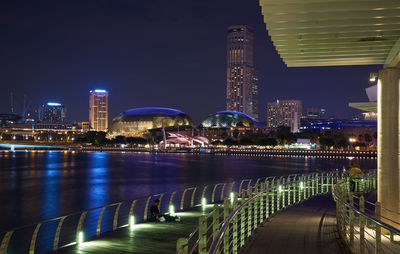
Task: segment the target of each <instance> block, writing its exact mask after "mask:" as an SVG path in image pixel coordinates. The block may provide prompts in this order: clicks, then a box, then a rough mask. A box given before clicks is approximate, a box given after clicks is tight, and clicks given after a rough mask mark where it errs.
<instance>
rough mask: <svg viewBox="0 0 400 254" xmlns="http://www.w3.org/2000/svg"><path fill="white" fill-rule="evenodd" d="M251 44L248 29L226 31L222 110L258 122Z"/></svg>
mask: <svg viewBox="0 0 400 254" xmlns="http://www.w3.org/2000/svg"><path fill="white" fill-rule="evenodd" d="M253 44H254V32H253V29H252V28H250V27H248V26H231V27H229V28H228V35H227V80H226V109H227V110H230V111H238V112H243V113H245V114H247V115H250V116H252V117H254V118H258V76H257V75H256V73H255V69H254V61H253V59H254V57H253Z"/></svg>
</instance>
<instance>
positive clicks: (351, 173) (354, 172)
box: [346, 163, 362, 193]
mask: <svg viewBox="0 0 400 254" xmlns="http://www.w3.org/2000/svg"><path fill="white" fill-rule="evenodd" d="M346 175H347V177H348V179H349V181H350V191H351V192H353V193H354V192H356V191H357V190H356V181H357V180H359V179H360V178H361V175H362V171H361V169H360V166H359V165H357V164H354V163H350V166H349V167H348V168H347V171H346Z"/></svg>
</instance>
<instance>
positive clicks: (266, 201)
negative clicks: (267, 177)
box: [265, 181, 269, 219]
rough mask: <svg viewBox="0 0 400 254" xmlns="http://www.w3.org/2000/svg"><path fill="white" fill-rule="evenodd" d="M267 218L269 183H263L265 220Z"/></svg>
mask: <svg viewBox="0 0 400 254" xmlns="http://www.w3.org/2000/svg"><path fill="white" fill-rule="evenodd" d="M268 217H269V182H268V181H267V182H266V183H265V218H266V219H268Z"/></svg>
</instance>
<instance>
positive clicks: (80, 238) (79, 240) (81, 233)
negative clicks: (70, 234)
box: [78, 231, 83, 244]
mask: <svg viewBox="0 0 400 254" xmlns="http://www.w3.org/2000/svg"><path fill="white" fill-rule="evenodd" d="M81 243H83V232H82V231H81V232H79V234H78V244H81Z"/></svg>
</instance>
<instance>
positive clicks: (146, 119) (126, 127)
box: [108, 107, 194, 137]
mask: <svg viewBox="0 0 400 254" xmlns="http://www.w3.org/2000/svg"><path fill="white" fill-rule="evenodd" d="M163 125H164V127H165V128H171V127H172V128H173V127H180V126H182V127H193V126H194V124H193V121H192V119H191V118H190V117H189V116H188V115H186V114H185V113H184V112H183V111H180V110H177V109H172V108H161V107H145V108H132V109H128V110H125V111H123V112H122V113H120V114H119V115H118V116H116V117H115V118H114V119H113V120H112V123H111V125H110V128H109V131H108V134H109V136H111V137H115V136H126V137H139V136H143V135H144V134H145V133H148V132H149V131H150V130H153V129H159V128H162V126H163Z"/></svg>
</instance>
